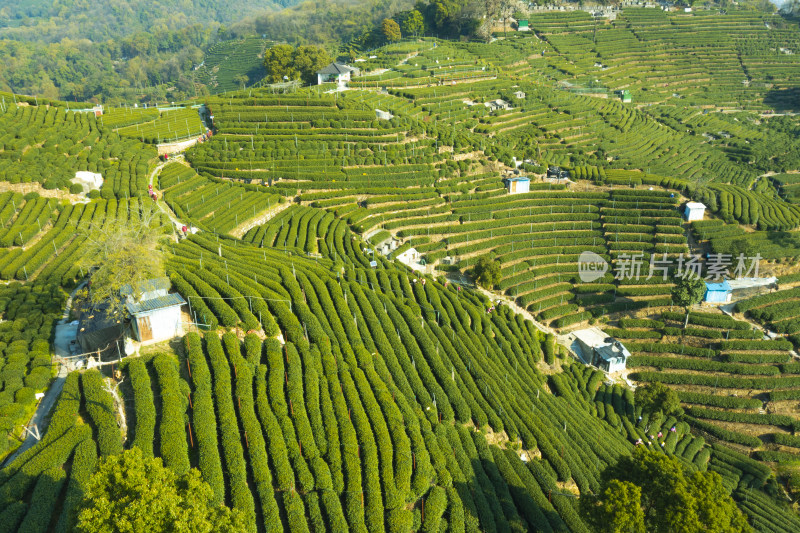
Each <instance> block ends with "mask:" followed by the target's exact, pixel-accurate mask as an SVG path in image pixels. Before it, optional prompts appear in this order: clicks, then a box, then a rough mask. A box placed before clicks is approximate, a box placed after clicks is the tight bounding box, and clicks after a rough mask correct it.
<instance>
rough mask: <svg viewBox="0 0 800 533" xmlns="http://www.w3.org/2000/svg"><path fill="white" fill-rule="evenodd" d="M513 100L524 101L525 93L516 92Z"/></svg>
mask: <svg viewBox="0 0 800 533" xmlns="http://www.w3.org/2000/svg"><path fill="white" fill-rule="evenodd" d="M514 98H516V99H517V100H524V99H525V93H524V92H522V91H516V92H515V93H514Z"/></svg>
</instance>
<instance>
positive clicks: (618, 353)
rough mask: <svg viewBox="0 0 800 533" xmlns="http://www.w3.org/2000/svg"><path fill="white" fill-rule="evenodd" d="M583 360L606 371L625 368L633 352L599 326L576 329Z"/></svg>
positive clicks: (575, 333)
mask: <svg viewBox="0 0 800 533" xmlns="http://www.w3.org/2000/svg"><path fill="white" fill-rule="evenodd" d="M573 334H574V335H575V339H576V340H577V341H578V346H580V349H581V352H582V354H583V361H584V362H585V363H587V364H590V365H593V366H596V367H597V368H599V369H600V370H602V371H604V372H618V371H620V370H625V364H626V362H627V360H628V357H630V356H631V353H630V352H629V351H628V349H627V348H625V346H623V345H622V343H621V342H619V341H618V340H616V339H614V338H612V337H609V336H608V335H607V334H606V333H605V332H604V331H603V330H601V329H600V328H598V327H591V328H587V329H581V330H578V331H574V332H573Z"/></svg>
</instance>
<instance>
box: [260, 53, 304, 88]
mask: <svg viewBox="0 0 800 533" xmlns="http://www.w3.org/2000/svg"><path fill="white" fill-rule="evenodd" d="M293 55H294V48H293V47H292V45H290V44H276V45H275V46H273V47H272V48H267V49H266V50H265V51H264V67H265V68H266V69H267V71H268V72H269V79H270V80H271V81H272V82H275V83H277V82H279V81H283V77H284V76H287V77H289V78H290V79H293V80H294V79H297V73H296V72H295V70H294V64H293V63H294V60H293V57H292V56H293Z"/></svg>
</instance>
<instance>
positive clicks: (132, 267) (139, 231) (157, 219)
mask: <svg viewBox="0 0 800 533" xmlns="http://www.w3.org/2000/svg"><path fill="white" fill-rule="evenodd" d="M165 227H166V226H164V225H162V223H161V212H160V211H158V209H156V208H155V207H153V205H152V203H151V201H150V200H147V201H146V202H144V203H142V205H141V208H140V209H138V210H137V211H136V212H134V213H131V216H129V217H128V219H125V218H122V219H117V220H115V221H114V222H110V223H109V222H106V223H103V222H100V223H92V224H91V225H90V226H89V227H88V228H87V230H86V231H85V236H86V254H85V255H84V259H83V260H82V263H81V266H82V267H83V268H84V269H85V270H86V271H89V272H91V277H90V283H89V287H90V288H89V294H88V297H89V301H90V303H91V304H92V305H93V306H97V305H99V304H104V305H106V304H107V305H108V306H109V309H108V310H109V314H116V313H117V312H120V311H122V308H123V304H124V302H123V301H122V299H121V297H120V294H119V291H120V289H121V288H122V286H123V285H135V284H137V283H140V282H142V281H145V280H148V279H153V278H158V277H163V276H164V275H165V271H164V263H163V255H162V253H161V250H160V249H159V240H160V239H161V238H162V237H164V235H165ZM169 227H170V228H171V225H170V226H169Z"/></svg>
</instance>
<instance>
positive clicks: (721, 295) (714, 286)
mask: <svg viewBox="0 0 800 533" xmlns="http://www.w3.org/2000/svg"><path fill="white" fill-rule="evenodd" d="M703 301H705V302H706V303H710V304H726V303H728V302H730V301H731V286H730V284H729V283H728V281H727V280H726V281H722V282H720V283H709V282H707V281H706V294H705V296H704V297H703Z"/></svg>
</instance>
